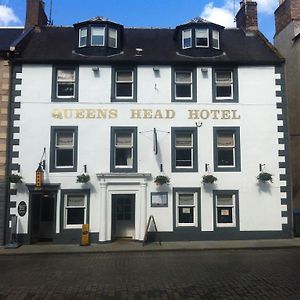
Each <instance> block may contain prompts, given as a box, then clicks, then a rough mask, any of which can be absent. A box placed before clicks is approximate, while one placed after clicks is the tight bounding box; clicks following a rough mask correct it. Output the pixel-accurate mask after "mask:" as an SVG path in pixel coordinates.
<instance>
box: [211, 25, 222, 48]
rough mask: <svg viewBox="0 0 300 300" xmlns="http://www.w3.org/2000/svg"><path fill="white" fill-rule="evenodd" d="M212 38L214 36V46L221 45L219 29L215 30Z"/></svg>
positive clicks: (218, 46)
mask: <svg viewBox="0 0 300 300" xmlns="http://www.w3.org/2000/svg"><path fill="white" fill-rule="evenodd" d="M212 38H213V48H217V49H219V48H220V45H219V31H216V30H213V32H212Z"/></svg>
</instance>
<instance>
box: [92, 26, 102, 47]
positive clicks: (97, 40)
mask: <svg viewBox="0 0 300 300" xmlns="http://www.w3.org/2000/svg"><path fill="white" fill-rule="evenodd" d="M91 34H92V45H97V46H103V45H104V28H103V27H92V33H91Z"/></svg>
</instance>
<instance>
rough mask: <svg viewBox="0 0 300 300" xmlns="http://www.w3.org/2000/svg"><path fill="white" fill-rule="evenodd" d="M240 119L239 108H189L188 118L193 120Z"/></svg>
mask: <svg viewBox="0 0 300 300" xmlns="http://www.w3.org/2000/svg"><path fill="white" fill-rule="evenodd" d="M209 118H211V119H213V120H219V119H220V120H239V119H240V118H241V116H240V115H239V114H238V113H237V110H233V109H232V110H229V109H211V110H206V109H202V110H200V109H189V110H188V119H193V120H198V119H201V120H206V119H209Z"/></svg>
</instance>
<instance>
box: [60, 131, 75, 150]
mask: <svg viewBox="0 0 300 300" xmlns="http://www.w3.org/2000/svg"><path fill="white" fill-rule="evenodd" d="M56 145H57V146H70V147H72V146H73V132H58V133H57V135H56Z"/></svg>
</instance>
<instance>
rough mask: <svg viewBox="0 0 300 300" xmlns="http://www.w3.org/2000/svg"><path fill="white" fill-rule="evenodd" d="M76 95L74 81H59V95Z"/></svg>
mask: <svg viewBox="0 0 300 300" xmlns="http://www.w3.org/2000/svg"><path fill="white" fill-rule="evenodd" d="M74 95H75V85H74V83H58V84H57V97H73V96H74Z"/></svg>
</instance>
